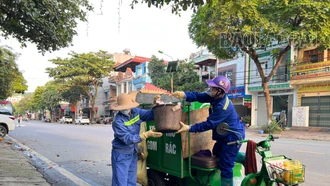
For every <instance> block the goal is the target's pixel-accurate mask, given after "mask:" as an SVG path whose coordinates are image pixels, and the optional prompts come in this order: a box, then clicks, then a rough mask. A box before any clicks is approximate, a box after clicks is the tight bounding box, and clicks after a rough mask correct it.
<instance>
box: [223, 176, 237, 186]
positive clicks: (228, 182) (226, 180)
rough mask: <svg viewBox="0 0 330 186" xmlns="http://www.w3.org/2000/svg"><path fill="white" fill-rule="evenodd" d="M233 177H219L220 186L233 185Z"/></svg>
mask: <svg viewBox="0 0 330 186" xmlns="http://www.w3.org/2000/svg"><path fill="white" fill-rule="evenodd" d="M233 185H234V182H233V178H223V177H221V186H233Z"/></svg>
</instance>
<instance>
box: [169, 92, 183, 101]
mask: <svg viewBox="0 0 330 186" xmlns="http://www.w3.org/2000/svg"><path fill="white" fill-rule="evenodd" d="M170 96H174V97H175V98H177V99H183V98H185V97H186V95H185V93H184V92H183V91H175V92H173V94H171V95H170Z"/></svg>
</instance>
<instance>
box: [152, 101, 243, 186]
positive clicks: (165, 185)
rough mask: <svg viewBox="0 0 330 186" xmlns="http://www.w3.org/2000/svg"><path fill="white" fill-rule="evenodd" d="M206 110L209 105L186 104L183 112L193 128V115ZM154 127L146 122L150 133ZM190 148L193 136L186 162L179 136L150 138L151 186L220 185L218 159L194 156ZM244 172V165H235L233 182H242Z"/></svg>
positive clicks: (171, 134) (166, 135)
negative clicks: (191, 116)
mask: <svg viewBox="0 0 330 186" xmlns="http://www.w3.org/2000/svg"><path fill="white" fill-rule="evenodd" d="M205 106H209V104H201V103H199V102H192V103H187V102H185V103H183V112H187V114H188V124H190V115H189V114H190V112H191V111H192V110H198V109H201V108H204V107H205ZM154 127H155V122H154V121H150V122H147V130H150V129H152V128H154ZM189 147H190V133H188V158H183V148H182V140H181V135H180V134H177V135H176V134H174V133H165V134H164V135H163V136H162V137H161V138H148V139H147V149H148V157H147V167H148V171H147V172H148V185H149V186H175V185H186V186H194V185H196V186H202V185H205V186H219V185H221V180H220V170H219V169H218V168H217V161H218V160H217V158H216V157H195V156H192V155H191V154H190V148H189ZM203 162H205V164H204V163H203ZM204 165H205V166H204ZM206 165H207V166H206ZM210 165H211V166H210ZM243 171H244V169H243V165H242V164H241V163H235V166H234V168H233V172H234V180H235V178H236V179H240V180H242V179H243V178H244V172H243Z"/></svg>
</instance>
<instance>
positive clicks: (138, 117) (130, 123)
mask: <svg viewBox="0 0 330 186" xmlns="http://www.w3.org/2000/svg"><path fill="white" fill-rule="evenodd" d="M139 120H140V114H139V115H137V116H135V117H134V118H133V119H131V120H129V121H126V122H124V124H125V126H130V125H133V124H134V123H135V122H137V121H139Z"/></svg>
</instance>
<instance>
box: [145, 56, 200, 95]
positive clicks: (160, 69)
mask: <svg viewBox="0 0 330 186" xmlns="http://www.w3.org/2000/svg"><path fill="white" fill-rule="evenodd" d="M179 64H180V65H179V68H178V69H179V72H174V73H173V85H174V86H173V87H174V90H184V91H203V90H204V89H205V88H206V84H205V83H203V82H199V76H198V75H197V73H196V72H195V71H194V63H193V62H189V63H186V62H184V61H180V62H179ZM148 71H149V74H148V75H149V77H150V78H151V80H152V84H153V85H156V86H158V87H160V88H163V89H165V90H171V84H170V82H171V74H170V73H168V72H166V65H165V64H164V60H162V59H158V58H157V57H155V56H152V57H151V60H150V62H149V64H148Z"/></svg>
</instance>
